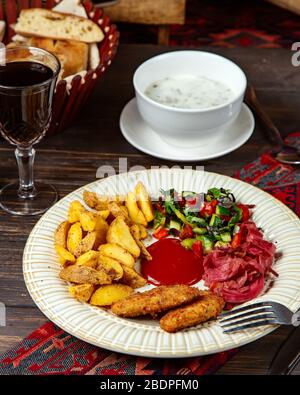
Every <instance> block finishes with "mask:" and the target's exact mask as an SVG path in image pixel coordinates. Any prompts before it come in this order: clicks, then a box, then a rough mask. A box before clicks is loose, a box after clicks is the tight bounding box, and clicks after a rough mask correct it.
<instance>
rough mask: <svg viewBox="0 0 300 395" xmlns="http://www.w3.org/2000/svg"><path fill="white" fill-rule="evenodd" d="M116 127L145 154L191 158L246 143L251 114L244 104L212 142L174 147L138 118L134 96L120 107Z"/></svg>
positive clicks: (220, 152)
mask: <svg viewBox="0 0 300 395" xmlns="http://www.w3.org/2000/svg"><path fill="white" fill-rule="evenodd" d="M120 129H121V131H122V134H123V136H124V137H125V139H126V140H127V141H128V142H129V143H130V144H131V145H133V146H134V147H135V148H137V149H139V150H140V151H142V152H145V153H146V154H149V155H152V156H155V157H157V158H162V159H169V160H176V161H179V162H195V161H200V160H208V159H213V158H218V157H220V156H223V155H226V154H228V153H230V152H232V151H234V150H236V149H238V148H239V147H241V146H242V145H243V144H245V143H246V141H247V140H248V139H249V138H250V137H251V135H252V133H253V130H254V117H253V115H252V112H251V111H250V109H249V108H248V107H247V105H246V104H243V105H242V109H241V112H240V114H239V116H238V117H237V119H236V120H235V121H234V123H233V124H232V125H231V127H230V129H229V130H228V131H227V132H226V133H225V134H224V136H223V137H222V138H220V139H218V140H217V141H214V142H213V144H208V145H204V146H201V145H200V146H197V147H195V148H185V147H175V146H174V145H171V144H168V143H167V142H166V141H164V140H162V139H161V138H160V137H159V135H158V134H157V133H155V132H154V131H153V129H151V128H150V126H148V125H147V124H146V123H145V122H144V120H143V119H142V117H141V115H140V113H139V111H138V108H137V105H136V99H135V98H134V99H132V100H131V101H130V102H129V103H127V104H126V106H125V107H124V109H123V111H122V114H121V117H120Z"/></svg>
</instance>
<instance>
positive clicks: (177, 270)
mask: <svg viewBox="0 0 300 395" xmlns="http://www.w3.org/2000/svg"><path fill="white" fill-rule="evenodd" d="M148 251H149V253H150V254H151V256H152V260H151V261H147V260H146V259H143V260H142V274H143V276H144V277H145V278H146V279H147V280H148V282H149V283H151V284H153V285H171V284H186V285H192V284H195V283H197V282H198V281H199V280H201V278H202V274H203V264H202V258H199V257H197V256H196V255H195V254H194V252H193V251H192V250H187V249H186V248H184V247H182V245H181V243H180V240H178V239H173V238H167V239H161V240H158V241H157V242H156V243H153V244H152V245H151V246H150V247H148Z"/></svg>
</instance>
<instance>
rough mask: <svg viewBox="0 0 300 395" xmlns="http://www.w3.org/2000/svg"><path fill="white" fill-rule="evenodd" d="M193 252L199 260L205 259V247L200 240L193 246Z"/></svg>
mask: <svg viewBox="0 0 300 395" xmlns="http://www.w3.org/2000/svg"><path fill="white" fill-rule="evenodd" d="M192 250H193V252H194V254H195V255H196V256H197V257H198V258H202V257H203V247H202V243H201V241H200V240H197V241H195V242H194V243H193V245H192Z"/></svg>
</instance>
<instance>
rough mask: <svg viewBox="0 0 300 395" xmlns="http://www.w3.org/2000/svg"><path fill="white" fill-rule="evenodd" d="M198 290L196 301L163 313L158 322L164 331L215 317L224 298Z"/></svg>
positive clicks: (176, 329) (174, 330) (178, 328)
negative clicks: (199, 293)
mask: <svg viewBox="0 0 300 395" xmlns="http://www.w3.org/2000/svg"><path fill="white" fill-rule="evenodd" d="M200 292H201V294H202V295H201V297H200V299H198V300H197V301H196V302H194V303H192V304H188V305H186V306H184V307H179V308H177V309H175V310H171V311H169V312H168V313H167V314H166V315H164V316H163V317H162V318H161V320H160V322H159V323H160V327H161V328H162V329H163V330H165V331H166V332H170V333H174V332H178V331H180V330H181V329H184V328H189V327H190V326H195V325H198V324H200V323H202V322H205V321H208V320H210V319H212V318H216V317H217V316H218V315H219V314H220V313H221V311H222V310H223V308H224V305H225V302H224V300H223V299H222V298H221V297H219V296H217V295H215V294H213V293H212V292H209V291H200Z"/></svg>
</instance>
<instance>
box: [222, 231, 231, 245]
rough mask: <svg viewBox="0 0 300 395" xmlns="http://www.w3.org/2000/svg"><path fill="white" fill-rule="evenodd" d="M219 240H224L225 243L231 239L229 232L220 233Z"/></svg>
mask: <svg viewBox="0 0 300 395" xmlns="http://www.w3.org/2000/svg"><path fill="white" fill-rule="evenodd" d="M220 236H221V240H222V241H224V242H225V243H229V242H230V241H231V234H230V233H229V232H226V233H221V234H220Z"/></svg>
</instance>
